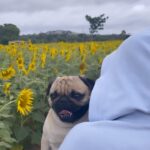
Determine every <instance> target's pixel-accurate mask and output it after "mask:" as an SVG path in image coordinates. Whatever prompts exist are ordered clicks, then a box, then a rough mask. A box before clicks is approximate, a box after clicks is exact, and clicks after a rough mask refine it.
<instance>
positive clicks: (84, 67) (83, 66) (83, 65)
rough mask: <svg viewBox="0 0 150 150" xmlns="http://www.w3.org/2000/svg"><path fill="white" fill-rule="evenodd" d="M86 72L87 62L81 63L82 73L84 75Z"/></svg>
mask: <svg viewBox="0 0 150 150" xmlns="http://www.w3.org/2000/svg"><path fill="white" fill-rule="evenodd" d="M85 72H86V64H85V63H81V64H80V75H84V74H85Z"/></svg>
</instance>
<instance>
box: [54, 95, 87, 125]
mask: <svg viewBox="0 0 150 150" xmlns="http://www.w3.org/2000/svg"><path fill="white" fill-rule="evenodd" d="M88 107H89V103H87V104H85V105H84V106H79V105H77V104H75V103H74V102H73V101H71V100H70V99H69V97H67V96H61V97H60V98H59V99H57V100H56V101H53V102H52V108H53V110H54V111H55V112H56V114H57V115H58V117H59V118H60V120H62V121H63V122H70V123H73V122H75V121H77V120H78V119H80V118H81V117H82V116H83V115H84V114H85V113H86V112H87V110H88Z"/></svg>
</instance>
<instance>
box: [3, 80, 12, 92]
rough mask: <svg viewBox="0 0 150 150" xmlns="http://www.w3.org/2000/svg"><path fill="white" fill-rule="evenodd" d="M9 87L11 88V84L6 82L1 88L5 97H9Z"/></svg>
mask: <svg viewBox="0 0 150 150" xmlns="http://www.w3.org/2000/svg"><path fill="white" fill-rule="evenodd" d="M10 87H11V83H10V82H6V83H5V84H4V87H3V91H4V93H5V94H6V95H9V94H10Z"/></svg>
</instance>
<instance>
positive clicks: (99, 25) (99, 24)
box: [85, 14, 108, 34]
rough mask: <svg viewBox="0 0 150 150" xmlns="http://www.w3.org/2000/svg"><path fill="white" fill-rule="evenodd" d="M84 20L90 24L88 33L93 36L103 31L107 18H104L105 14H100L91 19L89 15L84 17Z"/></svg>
mask: <svg viewBox="0 0 150 150" xmlns="http://www.w3.org/2000/svg"><path fill="white" fill-rule="evenodd" d="M85 18H86V20H87V21H88V22H89V24H90V28H89V32H90V33H91V34H94V33H96V32H98V30H102V29H104V23H105V22H106V20H107V19H108V16H107V17H105V14H102V15H100V16H98V17H91V16H89V15H86V16H85Z"/></svg>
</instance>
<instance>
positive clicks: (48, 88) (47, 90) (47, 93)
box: [46, 82, 52, 96]
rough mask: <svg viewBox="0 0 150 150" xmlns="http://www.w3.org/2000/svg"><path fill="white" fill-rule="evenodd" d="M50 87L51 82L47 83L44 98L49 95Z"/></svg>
mask: <svg viewBox="0 0 150 150" xmlns="http://www.w3.org/2000/svg"><path fill="white" fill-rule="evenodd" d="M51 86H52V82H49V84H48V87H47V89H46V96H48V95H49V91H50V88H51Z"/></svg>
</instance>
